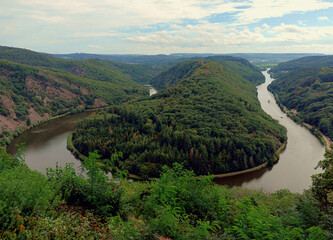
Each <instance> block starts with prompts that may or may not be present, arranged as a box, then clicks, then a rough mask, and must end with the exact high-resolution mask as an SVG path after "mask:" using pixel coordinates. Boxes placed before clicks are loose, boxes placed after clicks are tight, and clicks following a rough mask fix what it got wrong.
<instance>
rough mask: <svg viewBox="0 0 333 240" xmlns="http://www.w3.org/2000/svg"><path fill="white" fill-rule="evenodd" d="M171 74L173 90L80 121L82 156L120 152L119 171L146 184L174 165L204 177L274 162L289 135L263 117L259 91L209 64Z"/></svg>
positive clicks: (198, 63)
mask: <svg viewBox="0 0 333 240" xmlns="http://www.w3.org/2000/svg"><path fill="white" fill-rule="evenodd" d="M182 67H185V68H184V69H183V71H181V69H182ZM174 68H176V69H179V74H178V73H176V74H175V73H174V71H173V70H174ZM174 68H171V69H170V70H169V71H170V73H168V74H169V75H175V76H176V77H175V81H174V82H175V84H174V85H172V86H171V87H169V88H166V89H165V90H162V91H160V92H159V93H158V94H156V95H154V96H153V97H151V98H147V99H140V100H137V101H134V102H132V103H127V104H123V105H122V106H115V107H113V108H112V109H110V110H109V111H105V112H101V113H100V115H99V117H98V116H97V117H95V118H93V119H92V118H87V119H85V120H84V121H82V122H81V123H80V124H79V126H78V129H77V131H76V132H75V133H74V135H73V142H74V145H75V147H76V148H77V149H78V150H79V151H80V152H81V153H83V154H85V155H87V154H88V152H90V151H93V150H95V149H97V150H99V152H100V153H101V154H102V155H103V158H105V159H110V156H111V155H112V153H113V151H114V150H115V149H117V150H118V151H121V152H123V160H122V161H121V162H118V167H119V168H121V169H126V170H128V171H129V172H130V173H133V174H138V175H140V176H142V177H157V176H159V173H160V172H161V168H162V166H163V165H168V166H172V164H173V163H174V162H182V163H183V164H184V166H185V167H186V168H187V169H192V170H194V172H195V174H197V175H201V174H208V173H214V174H217V173H225V172H231V171H238V170H242V169H247V168H250V167H254V166H257V165H260V164H262V163H263V162H267V161H269V162H270V163H272V161H274V160H275V159H276V156H275V152H276V150H277V149H278V148H279V147H280V146H281V145H282V143H283V142H284V141H285V140H286V133H285V129H284V128H283V127H281V126H280V125H279V124H278V123H277V122H276V121H275V120H273V119H272V118H271V117H270V116H268V115H267V114H265V113H264V112H263V110H262V109H261V107H260V104H259V101H258V99H257V96H256V88H255V84H253V83H251V82H249V81H248V80H246V79H244V78H243V77H241V76H240V75H239V74H237V73H236V72H234V71H232V70H231V69H229V68H228V67H225V66H223V65H221V64H219V63H216V62H212V61H206V60H195V61H189V62H184V63H181V64H179V65H177V66H175V67H174ZM178 77H179V78H181V79H182V80H181V81H179V80H178V79H177V78H178Z"/></svg>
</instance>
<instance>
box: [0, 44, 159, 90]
mask: <svg viewBox="0 0 333 240" xmlns="http://www.w3.org/2000/svg"><path fill="white" fill-rule="evenodd" d="M0 59H7V60H10V61H14V62H17V63H21V64H27V65H31V66H43V67H51V68H56V69H61V70H65V71H67V72H70V73H72V74H75V75H78V76H80V77H85V78H89V79H94V80H98V81H106V82H112V83H126V84H130V85H131V84H132V85H133V83H131V81H135V82H140V83H147V82H149V81H150V80H151V79H152V78H153V77H155V76H156V75H158V74H159V73H160V72H161V71H162V70H164V68H161V67H154V66H148V65H145V66H142V65H137V64H121V63H113V62H110V61H103V60H101V59H99V60H97V59H93V58H91V57H90V58H81V59H77V60H67V59H59V58H56V57H53V56H51V55H47V54H42V53H37V52H33V51H30V50H27V49H20V48H12V47H0ZM68 59H70V58H68ZM78 60H84V61H78Z"/></svg>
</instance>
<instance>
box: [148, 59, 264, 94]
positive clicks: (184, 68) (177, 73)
mask: <svg viewBox="0 0 333 240" xmlns="http://www.w3.org/2000/svg"><path fill="white" fill-rule="evenodd" d="M205 60H210V61H214V62H217V63H220V64H222V65H223V66H225V67H228V68H229V69H231V70H233V71H235V72H237V73H238V74H239V75H241V76H242V77H243V78H245V79H247V80H249V81H250V82H253V83H256V84H259V83H262V82H264V80H265V77H264V76H263V74H262V73H261V72H260V71H259V69H258V68H257V67H255V66H253V65H252V64H251V63H250V62H248V61H247V60H245V59H243V58H238V57H230V56H215V57H207V58H205ZM200 66H201V64H200V61H184V62H182V63H179V64H177V65H175V66H173V67H171V68H170V69H168V70H166V71H164V72H162V73H161V74H160V75H158V76H156V77H155V78H154V79H152V80H151V81H150V84H151V85H153V86H154V87H156V88H157V89H163V88H166V87H169V86H171V85H173V84H176V83H178V82H181V81H182V80H183V79H185V78H187V77H189V76H190V75H191V74H192V73H193V72H194V71H195V70H196V69H197V68H198V67H200Z"/></svg>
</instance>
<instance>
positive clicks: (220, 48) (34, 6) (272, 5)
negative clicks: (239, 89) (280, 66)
mask: <svg viewBox="0 0 333 240" xmlns="http://www.w3.org/2000/svg"><path fill="white" fill-rule="evenodd" d="M0 45H2V46H12V47H20V48H27V49H31V50H34V51H38V52H48V53H76V52H85V53H98V54H170V53H217V54H223V53H325V54H333V0H248V1H247V0H245V1H243V0H234V1H229V0H0Z"/></svg>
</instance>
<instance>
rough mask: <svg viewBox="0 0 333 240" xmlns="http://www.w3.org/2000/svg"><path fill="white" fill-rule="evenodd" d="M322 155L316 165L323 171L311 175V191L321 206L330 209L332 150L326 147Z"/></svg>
mask: <svg viewBox="0 0 333 240" xmlns="http://www.w3.org/2000/svg"><path fill="white" fill-rule="evenodd" d="M324 156H325V159H324V160H322V161H320V162H319V163H318V166H317V168H321V169H322V170H323V172H322V173H318V174H315V175H313V176H312V191H313V194H314V196H315V198H316V199H317V200H318V201H319V202H320V203H321V204H322V206H323V207H324V208H325V209H330V208H332V207H333V170H332V165H333V151H332V150H328V149H326V151H325V155H324Z"/></svg>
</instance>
